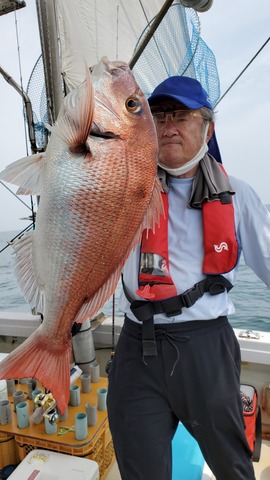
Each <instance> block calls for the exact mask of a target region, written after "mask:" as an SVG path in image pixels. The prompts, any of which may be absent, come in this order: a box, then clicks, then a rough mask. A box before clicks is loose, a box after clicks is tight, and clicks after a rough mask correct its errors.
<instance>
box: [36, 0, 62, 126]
mask: <svg viewBox="0 0 270 480" xmlns="http://www.w3.org/2000/svg"><path fill="white" fill-rule="evenodd" d="M36 6H37V16H38V23H39V31H40V42H41V50H42V58H43V65H44V76H45V86H46V94H47V101H48V106H47V107H48V119H49V123H50V124H51V125H53V124H54V123H55V121H56V118H57V115H58V113H59V110H60V106H61V103H62V100H63V82H62V77H61V72H60V59H59V43H58V35H57V25H56V16H55V1H54V0H36Z"/></svg>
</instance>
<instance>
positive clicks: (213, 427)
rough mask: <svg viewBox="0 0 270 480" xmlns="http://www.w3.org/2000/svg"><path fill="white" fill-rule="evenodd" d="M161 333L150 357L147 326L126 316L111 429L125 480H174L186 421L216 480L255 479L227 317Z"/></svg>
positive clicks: (112, 377) (112, 380)
mask: <svg viewBox="0 0 270 480" xmlns="http://www.w3.org/2000/svg"><path fill="white" fill-rule="evenodd" d="M155 331H156V340H157V350H158V354H157V356H155V357H143V355H142V342H141V325H139V324H136V323H134V322H132V321H131V320H129V319H126V320H125V323H124V326H123V329H122V332H121V335H120V338H119V341H118V344H117V348H116V353H115V356H114V359H113V362H112V365H111V370H110V373H109V390H108V415H109V425H110V429H111V433H112V437H113V442H114V446H115V451H116V457H117V462H118V466H119V470H120V474H121V478H122V480H171V476H172V460H171V441H172V438H173V436H174V433H175V431H176V428H177V426H178V422H179V421H181V422H182V423H183V424H184V426H185V427H186V428H187V430H188V431H189V432H190V433H191V435H193V436H194V438H195V439H196V440H197V442H198V444H199V446H200V448H201V451H202V453H203V455H204V458H205V460H206V462H207V463H208V465H209V467H210V468H211V470H212V471H213V473H214V474H215V476H216V478H217V480H255V476H254V471H253V465H252V461H251V452H250V450H249V447H248V444H247V442H246V437H245V433H244V423H243V415H242V404H241V399H240V380H239V373H240V363H241V362H240V349H239V344H238V342H237V339H236V337H235V335H234V332H233V329H232V328H231V326H230V324H229V322H228V320H227V318H226V317H220V318H218V319H216V320H205V321H196V322H184V323H180V324H169V325H167V324H163V325H157V326H156V327H155ZM179 455H181V452H179ZM179 480H180V479H179ZM183 480H186V479H183Z"/></svg>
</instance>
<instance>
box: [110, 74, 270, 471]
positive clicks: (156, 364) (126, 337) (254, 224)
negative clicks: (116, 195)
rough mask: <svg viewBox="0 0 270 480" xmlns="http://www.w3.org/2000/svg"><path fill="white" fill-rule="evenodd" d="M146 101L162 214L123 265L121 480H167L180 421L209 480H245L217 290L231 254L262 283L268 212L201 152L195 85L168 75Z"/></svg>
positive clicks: (226, 305)
mask: <svg viewBox="0 0 270 480" xmlns="http://www.w3.org/2000/svg"><path fill="white" fill-rule="evenodd" d="M149 104H150V107H151V110H152V113H153V117H154V121H155V124H156V129H157V136H158V143H159V167H161V168H160V169H159V175H160V179H161V182H162V185H163V189H164V194H163V199H164V208H165V212H166V215H165V217H164V218H163V219H162V221H161V224H160V227H159V228H157V229H156V231H155V233H153V232H149V235H146V234H145V235H143V238H142V243H141V245H140V246H139V247H138V248H137V250H136V251H135V252H133V253H132V254H131V255H130V258H129V260H128V262H127V264H126V266H125V268H124V272H123V285H124V292H123V294H122V296H121V298H120V308H121V309H122V310H123V311H124V312H125V322H124V326H123V329H122V332H121V336H120V338H119V341H118V344H117V348H116V353H115V356H114V359H113V361H112V365H111V370H110V373H109V392H108V414H109V423H110V428H111V432H112V436H113V441H114V445H115V451H116V457H117V461H118V465H119V469H120V473H121V478H122V480H170V479H171V474H172V467H171V441H172V438H173V435H174V433H175V431H176V428H177V426H178V422H179V421H181V422H182V423H183V424H184V426H185V427H186V428H187V430H188V431H189V432H190V433H191V435H193V436H194V438H195V439H196V440H197V441H198V443H199V446H200V448H201V451H202V453H203V455H204V458H205V460H206V462H207V463H208V465H209V467H210V468H211V470H212V471H213V473H214V475H215V476H216V479H217V480H254V479H255V476H254V471H253V466H252V461H251V451H250V450H249V447H248V444H247V441H246V437H245V432H244V426H243V425H244V423H243V415H242V403H241V399H240V379H239V375H240V362H241V360H240V349H239V345H238V342H237V340H236V337H235V335H234V332H233V329H232V328H231V326H230V324H229V322H228V320H227V316H228V315H230V314H232V313H234V307H233V305H232V302H231V300H230V298H229V296H228V292H229V290H230V288H231V287H232V286H233V284H234V283H235V281H236V274H237V266H238V262H239V257H240V253H241V251H243V253H244V257H245V261H246V263H247V264H248V265H249V266H250V267H251V268H252V269H253V270H254V271H255V273H256V274H257V275H258V276H259V277H260V278H261V279H262V280H263V281H264V282H265V283H266V284H267V285H268V287H269V286H270V262H269V258H270V255H269V253H270V251H269V235H270V215H269V213H268V211H267V209H266V208H265V207H264V205H263V204H262V203H261V201H260V200H259V198H258V197H257V195H256V193H255V192H254V191H253V190H252V189H251V187H250V186H248V185H247V184H245V183H244V182H242V181H240V180H237V179H235V178H231V177H230V179H228V177H227V175H226V174H225V172H224V170H223V169H222V167H221V165H220V164H218V163H217V162H216V160H215V159H214V158H213V157H211V156H210V155H208V154H207V150H208V147H207V143H208V141H209V140H210V138H211V137H212V135H213V132H214V113H213V110H212V106H211V104H210V101H209V99H208V96H207V94H206V92H205V91H204V89H203V88H202V86H201V85H200V83H199V82H198V81H196V80H194V79H192V78H188V77H170V78H168V79H167V80H165V81H164V82H162V83H161V84H160V85H159V86H157V87H156V89H155V90H154V92H153V94H152V95H151V97H150V98H149ZM179 456H181V452H179Z"/></svg>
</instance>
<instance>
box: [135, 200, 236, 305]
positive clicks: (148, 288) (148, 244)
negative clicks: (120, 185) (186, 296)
mask: <svg viewBox="0 0 270 480" xmlns="http://www.w3.org/2000/svg"><path fill="white" fill-rule="evenodd" d="M162 197H163V203H164V216H162V217H161V218H160V225H159V226H156V229H155V232H153V231H152V230H150V231H148V232H147V231H146V230H145V231H144V232H143V235H142V242H141V259H140V272H139V290H137V291H136V293H137V295H139V296H140V297H142V298H144V299H147V300H162V299H166V298H170V297H173V296H175V295H177V290H176V287H175V285H174V283H173V280H172V278H171V276H170V272H169V253H168V212H169V202H168V194H166V193H163V194H162ZM202 215H203V236H204V260H203V265H202V272H203V273H204V274H205V275H220V274H222V273H226V272H229V271H230V270H232V269H233V268H234V267H235V265H236V263H237V258H238V243H237V239H236V232H235V224H234V208H233V203H232V201H231V197H230V203H222V201H221V200H220V199H217V200H214V201H211V202H209V201H204V203H203V205H202Z"/></svg>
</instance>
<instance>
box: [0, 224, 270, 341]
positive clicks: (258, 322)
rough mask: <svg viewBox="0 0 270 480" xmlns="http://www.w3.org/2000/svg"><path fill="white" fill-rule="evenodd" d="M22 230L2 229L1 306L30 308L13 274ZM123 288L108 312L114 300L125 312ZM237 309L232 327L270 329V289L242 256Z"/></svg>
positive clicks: (234, 291)
mask: <svg viewBox="0 0 270 480" xmlns="http://www.w3.org/2000/svg"><path fill="white" fill-rule="evenodd" d="M18 233H19V232H0V310H1V311H10V312H31V308H30V306H29V305H28V304H27V303H26V301H25V300H24V297H23V295H22V293H21V291H20V288H19V286H18V284H17V281H16V278H15V275H14V270H13V268H14V266H13V262H14V258H13V254H12V248H11V247H10V246H8V247H7V248H6V249H5V250H3V251H2V252H1V250H2V249H3V248H4V247H5V246H7V245H8V242H9V241H10V240H11V239H13V238H14V237H15V236H16V235H17V234H18ZM120 290H121V285H120V284H119V285H118V287H117V289H116V293H115V302H112V298H111V299H110V300H109V301H108V302H107V303H106V304H105V305H104V306H103V308H102V312H103V313H104V314H105V315H112V305H113V303H114V304H115V316H122V315H123V314H122V312H120V311H119V310H118V309H117V299H118V296H119V293H120ZM230 297H231V299H232V301H233V303H234V305H235V308H236V313H235V314H234V315H233V316H230V318H229V320H230V322H231V324H232V326H233V327H235V328H240V329H245V330H246V329H249V330H251V329H253V330H261V331H267V332H270V314H269V311H270V310H269V307H270V290H268V288H267V287H266V286H265V284H264V283H263V282H262V281H261V280H260V279H258V277H257V276H256V275H255V274H254V273H253V271H252V270H250V268H248V267H247V266H246V265H245V264H244V262H243V260H242V259H241V260H240V265H239V273H238V281H237V284H236V285H235V287H234V288H233V289H232V290H231V292H230Z"/></svg>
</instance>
